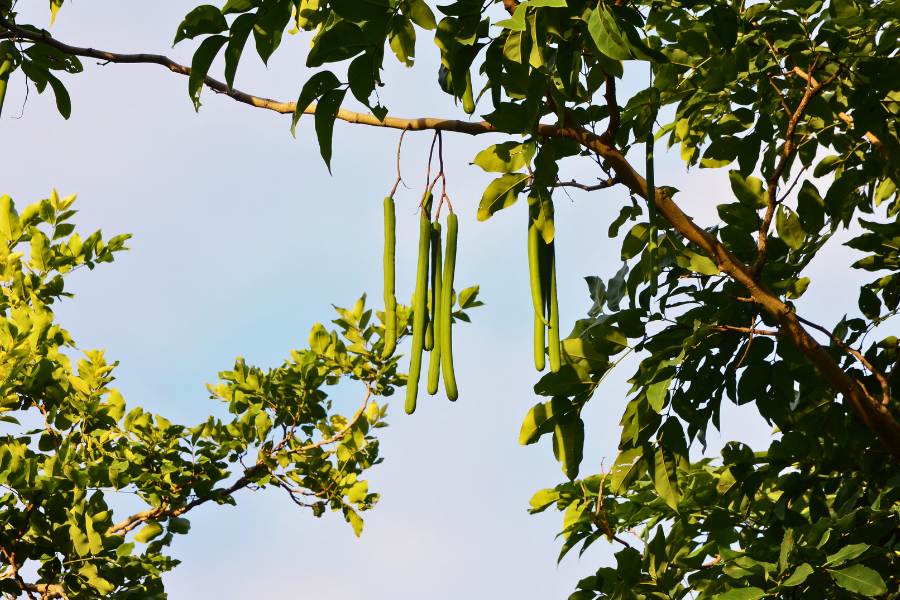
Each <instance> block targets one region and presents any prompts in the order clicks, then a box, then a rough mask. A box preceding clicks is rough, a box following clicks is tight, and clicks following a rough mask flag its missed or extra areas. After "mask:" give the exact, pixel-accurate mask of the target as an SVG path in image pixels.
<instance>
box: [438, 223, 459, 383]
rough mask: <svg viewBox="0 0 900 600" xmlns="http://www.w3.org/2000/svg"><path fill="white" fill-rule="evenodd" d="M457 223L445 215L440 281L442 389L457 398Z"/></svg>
mask: <svg viewBox="0 0 900 600" xmlns="http://www.w3.org/2000/svg"><path fill="white" fill-rule="evenodd" d="M457 232H458V223H457V219H456V214H454V213H450V214H449V215H448V216H447V245H446V249H445V254H444V276H443V278H442V279H443V280H442V281H441V306H440V308H441V312H440V321H441V366H442V367H443V371H444V391H445V392H447V398H449V399H450V400H456V399H457V398H459V390H458V389H457V388H456V373H455V372H454V370H453V319H452V318H451V317H452V314H453V276H454V273H455V271H456V238H457Z"/></svg>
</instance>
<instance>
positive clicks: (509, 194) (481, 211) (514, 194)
mask: <svg viewBox="0 0 900 600" xmlns="http://www.w3.org/2000/svg"><path fill="white" fill-rule="evenodd" d="M527 183H528V175H527V174H526V173H509V174H506V175H501V176H500V177H498V178H497V179H495V180H494V181H492V182H491V184H490V185H488V187H487V189H485V190H484V194H482V196H481V202H480V203H479V205H478V220H479V221H486V220H487V219H489V218H490V217H491V216H492V215H493V214H494V213H496V212H497V211H498V210H502V209H504V208H507V207H509V206H512V205H513V204H515V202H516V200H517V198H518V195H519V192H521V191H522V190H523V189H524V188H525V185H526V184H527Z"/></svg>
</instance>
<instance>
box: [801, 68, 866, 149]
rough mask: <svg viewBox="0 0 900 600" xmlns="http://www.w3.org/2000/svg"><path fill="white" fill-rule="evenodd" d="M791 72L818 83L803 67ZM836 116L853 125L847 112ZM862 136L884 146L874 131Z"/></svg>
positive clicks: (814, 83)
mask: <svg viewBox="0 0 900 600" xmlns="http://www.w3.org/2000/svg"><path fill="white" fill-rule="evenodd" d="M791 72H792V73H793V74H795V75H797V76H798V77H800V78H801V79H805V80H806V81H809V82H810V83H812V84H813V85H818V84H817V83H816V79H815V77H813V76H812V75H810V74H809V73H807V72H806V71H804V70H803V69H801V68H800V67H794V68H793V69H792V70H791ZM837 116H838V119H840V120H841V121H843V122H844V124H845V125H847V126H848V127H853V117H851V116H850V115H848V114H847V113H845V112H844V111H841V112H839V113H838V114H837ZM863 137H864V138H866V141H868V142H869V143H870V144H872V145H873V146H875V147H876V148H879V149H880V148H882V147H883V146H884V145H883V144H882V142H881V140H880V139H878V137H877V136H876V135H875V134H874V133H872V132H871V131H867V132H865V133H864V134H863Z"/></svg>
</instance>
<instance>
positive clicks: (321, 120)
mask: <svg viewBox="0 0 900 600" xmlns="http://www.w3.org/2000/svg"><path fill="white" fill-rule="evenodd" d="M346 94H347V90H346V89H342V90H331V91H329V92H326V93H325V95H323V96H322V97H321V98H320V99H319V103H318V104H317V105H316V117H315V119H316V137H318V139H319V152H320V153H321V154H322V160H324V161H325V165H326V166H327V167H328V172H329V173H330V172H331V141H332V134H333V132H334V121H335V118H336V117H337V113H338V111H339V110H340V108H341V102H343V101H344V96H345V95H346Z"/></svg>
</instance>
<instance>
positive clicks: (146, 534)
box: [134, 521, 163, 544]
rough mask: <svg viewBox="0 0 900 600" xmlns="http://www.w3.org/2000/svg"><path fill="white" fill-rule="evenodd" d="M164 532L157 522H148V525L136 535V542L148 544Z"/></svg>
mask: <svg viewBox="0 0 900 600" xmlns="http://www.w3.org/2000/svg"><path fill="white" fill-rule="evenodd" d="M162 531H163V529H162V526H161V525H160V524H159V523H157V522H156V521H147V524H146V525H144V526H143V527H142V528H141V529H140V530H139V531H138V532H137V533H136V534H134V541H136V542H140V543H142V544H146V543H147V542H149V541H150V540H152V539H153V538H155V537H157V536H159V535H160V534H161V533H162Z"/></svg>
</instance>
